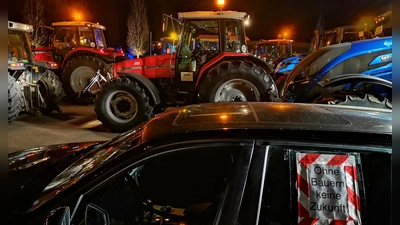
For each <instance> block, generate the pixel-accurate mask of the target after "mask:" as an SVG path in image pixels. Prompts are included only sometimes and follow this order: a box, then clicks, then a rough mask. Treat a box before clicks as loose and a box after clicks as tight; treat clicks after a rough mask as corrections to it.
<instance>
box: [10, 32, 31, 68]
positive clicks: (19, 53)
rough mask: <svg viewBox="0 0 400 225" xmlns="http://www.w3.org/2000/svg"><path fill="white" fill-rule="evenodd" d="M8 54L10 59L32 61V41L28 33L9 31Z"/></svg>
mask: <svg viewBox="0 0 400 225" xmlns="http://www.w3.org/2000/svg"><path fill="white" fill-rule="evenodd" d="M8 56H9V57H8V59H9V60H10V61H13V62H29V61H30V57H31V49H30V41H29V38H28V37H27V34H26V33H24V32H21V31H9V33H8Z"/></svg>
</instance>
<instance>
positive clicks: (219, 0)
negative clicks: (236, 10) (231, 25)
mask: <svg viewBox="0 0 400 225" xmlns="http://www.w3.org/2000/svg"><path fill="white" fill-rule="evenodd" d="M217 6H218V8H219V10H220V11H221V12H222V8H224V6H225V0H217Z"/></svg>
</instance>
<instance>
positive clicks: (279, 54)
mask: <svg viewBox="0 0 400 225" xmlns="http://www.w3.org/2000/svg"><path fill="white" fill-rule="evenodd" d="M257 50H258V52H257V53H256V55H257V56H259V57H262V58H264V60H266V61H270V62H273V61H275V60H277V59H279V58H282V59H283V58H287V57H289V56H292V41H291V40H285V39H276V40H268V41H265V40H264V41H260V42H259V43H258V44H257Z"/></svg>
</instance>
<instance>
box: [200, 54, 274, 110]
mask: <svg viewBox="0 0 400 225" xmlns="http://www.w3.org/2000/svg"><path fill="white" fill-rule="evenodd" d="M273 96H275V97H276V96H277V90H276V85H275V83H274V82H273V80H272V78H271V76H270V75H268V73H267V72H266V71H265V70H264V69H263V68H261V67H259V66H257V65H255V64H253V63H252V62H244V61H240V60H238V61H230V62H223V63H221V64H219V65H218V66H216V67H215V68H213V69H211V70H210V71H209V72H208V74H207V75H206V77H205V78H204V80H203V83H202V85H201V86H200V89H199V99H198V101H199V102H236V101H240V102H247V101H249V102H255V101H257V102H259V101H267V102H270V101H273V98H274V97H273Z"/></svg>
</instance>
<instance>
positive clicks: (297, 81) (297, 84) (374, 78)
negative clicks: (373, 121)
mask: <svg viewBox="0 0 400 225" xmlns="http://www.w3.org/2000/svg"><path fill="white" fill-rule="evenodd" d="M278 90H279V95H280V97H282V98H283V100H284V101H288V102H307V103H308V102H313V103H325V104H326V103H327V104H345V105H359V106H373V107H376V106H378V107H381V108H391V107H392V103H391V100H392V37H391V36H390V37H382V38H375V39H367V40H361V41H354V42H347V43H341V44H335V45H331V46H327V47H324V48H320V49H318V50H316V51H314V52H313V53H311V54H309V55H307V56H306V57H305V58H304V59H302V60H301V61H300V63H299V64H297V65H296V66H295V67H294V69H293V70H292V71H291V72H290V73H289V74H288V75H287V78H286V80H285V82H284V84H283V87H282V88H278Z"/></svg>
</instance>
